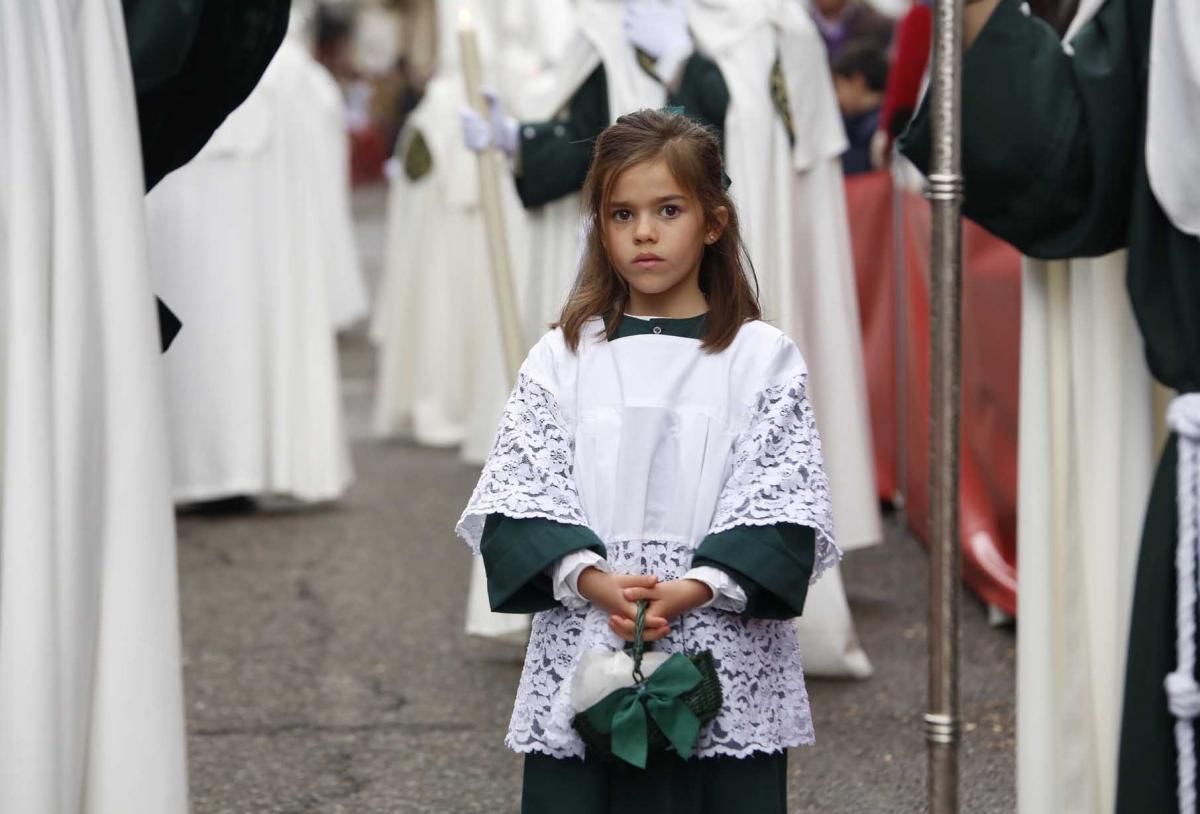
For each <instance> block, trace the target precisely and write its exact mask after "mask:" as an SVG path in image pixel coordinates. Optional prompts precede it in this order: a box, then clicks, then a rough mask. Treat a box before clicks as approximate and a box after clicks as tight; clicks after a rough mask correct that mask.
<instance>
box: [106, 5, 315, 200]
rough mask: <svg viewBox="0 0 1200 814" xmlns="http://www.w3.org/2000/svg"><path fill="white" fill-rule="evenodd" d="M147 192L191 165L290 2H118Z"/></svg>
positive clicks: (261, 60)
mask: <svg viewBox="0 0 1200 814" xmlns="http://www.w3.org/2000/svg"><path fill="white" fill-rule="evenodd" d="M122 6H123V10H124V13H125V31H126V34H127V36H128V38H129V53H130V61H131V63H132V65H133V76H134V85H135V86H136V88H137V102H138V119H139V124H140V126H141V131H142V164H143V168H144V171H145V175H146V191H147V192H148V191H150V190H151V189H153V188H154V186H155V185H156V184H157V183H158V182H159V181H161V180H162V179H163V177H165V176H166V175H167V174H168V173H170V172H171V171H172V170H174V169H177V168H179V167H181V166H183V165H184V164H186V163H187V162H188V161H191V160H192V158H193V157H194V156H195V155H196V153H198V152H200V148H201V147H203V146H204V145H205V143H207V142H208V140H209V138H210V137H211V136H212V134H213V133H214V132H215V131H216V129H217V128H218V127H220V125H221V122H223V121H225V117H226V116H228V115H229V114H230V113H232V112H233V110H234V109H235V108H236V107H237V106H238V105H240V104H241V103H242V102H243V101H245V99H246V97H247V96H249V95H250V91H252V90H254V87H255V86H256V85H257V84H258V80H259V79H260V78H262V75H263V72H264V71H265V70H266V69H267V65H268V64H269V63H270V62H271V58H272V57H274V56H275V51H276V50H277V49H278V48H279V44H280V43H281V42H283V36H284V34H285V33H286V32H287V26H288V13H289V10H290V8H291V2H290V0H123V3H122Z"/></svg>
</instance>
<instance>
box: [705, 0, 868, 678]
mask: <svg viewBox="0 0 1200 814" xmlns="http://www.w3.org/2000/svg"><path fill="white" fill-rule="evenodd" d="M689 19H690V21H691V24H692V29H693V32H694V34H695V36H696V39H697V46H698V48H699V49H700V51H701V52H702V53H704V54H706V55H707V56H709V57H710V58H712V59H714V60H715V61H716V63H717V65H718V66H719V67H720V68H721V73H722V75H723V76H724V77H725V81H726V84H727V85H728V86H729V91H730V108H729V112H728V114H727V116H726V120H725V159H726V166H727V172H728V174H729V176H730V177H731V178H732V180H733V185H732V186H731V187H730V192H731V193H732V195H733V198H734V201H735V202H736V203H737V206H738V213H739V216H740V218H741V222H742V223H743V224H744V228H745V230H746V235H745V237H746V241H747V246H748V248H749V250H750V256H751V259H752V260H753V262H754V268H755V272H756V274H757V277H758V281H759V285H760V287H761V293H762V302H763V309H764V316H765V318H766V319H767V320H768V321H770V322H772V323H773V324H775V325H776V326H778V327H779V328H781V329H782V330H783V331H784V332H785V333H786V334H788V335H789V336H790V337H791V338H792V339H793V340H794V341H795V342H796V344H797V345H798V346H799V347H800V349H801V352H803V354H804V357H805V359H806V360H807V362H808V365H809V369H810V371H811V375H812V394H813V395H812V399H813V407H814V410H815V412H816V416H817V422H818V424H819V426H820V427H821V436H822V439H823V442H824V448H825V460H826V466H827V469H828V472H829V478H830V483H831V489H832V492H833V513H834V525H835V528H836V532H837V538H838V543H839V545H841V546H842V547H843V548H844V549H846V550H848V551H849V550H854V549H856V548H862V547H865V546H870V545H874V544H876V543H879V542H880V541H881V540H882V539H883V529H882V524H881V521H880V516H879V501H878V496H877V493H876V488H875V469H874V457H873V453H872V449H871V431H870V423H869V420H868V416H867V388H866V374H865V368H864V362H863V350H862V332H861V323H860V320H859V315H858V297H857V293H856V291H855V287H854V258H853V254H852V252H851V248H850V232H849V223H848V218H847V215H846V207H845V192H844V189H843V186H842V173H841V167H840V163H839V159H838V156H839V155H840V154H841V152H842V151H843V150H844V149H845V143H846V142H845V131H844V128H843V125H842V122H841V116H840V114H839V112H838V108H837V102H836V99H835V96H834V93H833V84H832V79H831V78H830V75H829V69H828V67H827V64H826V56H825V49H824V45H823V43H822V42H821V39H820V36H819V35H818V33H817V31H816V29H815V28H814V26H813V24H812V21H811V20H810V19H809V17H808V16H807V14H805V13H804V11H803V9H802V8H800V7H799V5H798V4H796V3H792V2H777V1H776V0H755V2H742V1H741V0H690V3H689ZM776 60H778V61H779V67H780V69H781V72H782V74H783V77H784V83H785V85H786V88H787V98H788V107H789V113H790V115H791V119H792V122H793V123H794V126H795V139H794V141H789V138H788V134H787V131H786V129H785V127H784V124H783V120H782V119H781V117H780V116H779V114H778V111H777V110H776V108H775V104H774V102H773V100H772V98H771V96H770V94H769V93H768V92H767V89H768V88H769V87H770V80H771V72H772V69H773V68H774V66H775V63H776ZM797 626H798V627H799V630H800V636H801V646H802V648H803V651H804V655H805V668H806V670H807V671H808V672H809V674H810V675H834V676H852V677H859V678H861V677H865V676H868V675H870V673H871V666H870V662H869V660H868V659H867V656H866V654H865V653H864V652H863V650H862V648H861V646H860V645H859V643H858V639H857V636H856V634H855V631H854V622H853V619H852V618H851V615H850V607H849V604H848V603H847V600H846V594H845V589H844V588H843V586H842V582H841V575H840V573H838V570H837V569H834V572H833V573H832V574H831V578H830V579H827V580H825V581H823V582H822V583H821V584H820V585H818V586H816V588H815V590H814V593H813V595H811V596H810V597H809V602H808V606H807V609H806V611H805V614H804V616H803V617H801V618H800V619H799V620H797Z"/></svg>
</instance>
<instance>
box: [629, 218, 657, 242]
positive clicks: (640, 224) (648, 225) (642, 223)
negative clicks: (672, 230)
mask: <svg viewBox="0 0 1200 814" xmlns="http://www.w3.org/2000/svg"><path fill="white" fill-rule="evenodd" d="M657 237H658V233H657V232H656V231H655V229H654V219H653V218H650V217H641V218H638V221H637V226H636V227H635V228H634V230H633V239H634V240H636V241H637V242H638V243H646V242H652V241H654V240H656V239H657Z"/></svg>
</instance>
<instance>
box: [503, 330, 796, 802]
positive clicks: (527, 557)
mask: <svg viewBox="0 0 1200 814" xmlns="http://www.w3.org/2000/svg"><path fill="white" fill-rule="evenodd" d="M656 329H657V332H660V333H667V334H671V335H675V336H686V337H692V338H699V337H700V336H702V335H703V331H704V318H703V317H697V318H693V319H653V320H641V319H626V320H624V321H622V323H621V325H620V327H619V328H618V330H617V333H616V334H615V335H614V336H612V337H610V341H619V340H620V339H621V338H623V337H626V336H634V335H638V334H645V333H651V332H656ZM583 549H587V550H589V551H595V552H596V553H598V554H600V555H602V556H603V555H604V554H605V549H604V543H603V542H602V541H601V540H600V538H599V537H597V536H596V534H595V533H594V532H593V531H592V530H591V529H589V528H587V527H584V526H574V525H567V524H563V523H557V522H555V521H552V520H544V519H530V518H525V519H517V518H511V517H506V516H504V515H496V514H493V515H489V516H488V518H487V520H486V522H485V524H484V531H483V537H482V539H481V541H480V552H481V554H482V555H483V561H484V569H485V571H486V573H487V580H488V597H489V601H490V603H491V606H492V610H495V611H498V612H501V613H536V612H538V611H542V610H547V609H549V608H552V607H554V606H555V604H556V601H555V599H554V591H553V587H552V586H551V584H550V577H549V575H548V574H547V573H546V571H547V569H548V568H549V567H550V566H552V565H553V564H554V563H555V562H557V561H558V560H559V559H561V558H562V557H564V556H566V555H567V554H570V553H572V552H575V551H580V550H583ZM815 556H816V533H815V531H814V530H813V529H811V528H808V527H807V526H800V525H795V524H788V523H781V524H777V525H774V526H739V527H735V528H732V529H729V530H728V531H724V532H721V533H718V534H710V535H708V536H707V537H705V538H704V539H703V540H702V541H701V542H700V545H699V546H698V547H697V549H696V553H695V555H694V556H693V561H692V562H693V565H696V566H700V565H708V566H714V567H717V568H720V569H722V570H724V571H725V572H726V573H728V574H729V575H730V576H731V577H733V579H734V581H736V582H737V583H738V585H739V586H740V587H741V588H742V590H743V591H744V592H745V593H746V599H747V603H746V610H745V612H744V613H745V615H746V616H747V617H753V618H764V619H789V618H792V617H795V616H799V615H800V614H801V612H802V611H803V610H804V600H805V597H806V595H807V593H808V581H809V578H810V577H811V576H812V572H813V566H814V562H815ZM524 772H525V773H524V788H523V792H522V804H521V805H522V807H521V811H522V814H559V812H565V811H570V812H572V814H618V812H619V814H725V812H730V811H746V812H754V814H786V812H787V753H786V752H778V753H774V754H756V755H752V756H750V757H747V758H742V759H738V758H729V757H715V758H703V759H694V760H687V761H685V760H681V759H680V758H679V756H678V755H676V754H674V753H665V754H659V755H656V756H654V757H653V758H652V760H651V762H650V763H649V764H648V765H647V768H646V769H645V770H644V771H643V770H640V769H634V768H632V767H626V766H624V765H623V764H620V763H619V762H618V763H614V762H610V761H605V760H602V759H598V758H588V759H585V760H576V759H567V760H560V759H556V758H552V757H548V756H546V755H541V754H536V753H535V754H530V755H527V756H526V758H525V770H524Z"/></svg>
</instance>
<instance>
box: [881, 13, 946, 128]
mask: <svg viewBox="0 0 1200 814" xmlns="http://www.w3.org/2000/svg"><path fill="white" fill-rule="evenodd" d="M932 42H933V11H932V10H931V9H930V8H929V5H928V4H927V3H914V4H913V6H912V8H910V9H909V10H908V13H907V14H905V15H904V16H903V17H902V18H901V19H900V24H899V25H898V26H897V27H896V39H895V45H894V46H893V49H894V50H893V51H892V64H891V66H890V67H889V68H888V80H887V89H886V90H885V91H884V94H883V107H882V108H881V109H880V112H879V129H880V130H882V131H883V132H885V133H891V131H892V118H893V117H894V116H895V115H896V112H897V111H900V110H907V111H909V113H910V114H911V113H912V111H914V110H916V109H917V97H918V96H919V95H920V93H921V82H922V81H923V80H924V78H925V68H926V66H927V65H928V64H929V47H930V44H931V43H932ZM891 141H892V140H891V137H890V136H889V137H888V145H889V146H891Z"/></svg>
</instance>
